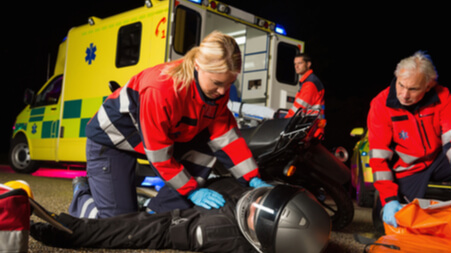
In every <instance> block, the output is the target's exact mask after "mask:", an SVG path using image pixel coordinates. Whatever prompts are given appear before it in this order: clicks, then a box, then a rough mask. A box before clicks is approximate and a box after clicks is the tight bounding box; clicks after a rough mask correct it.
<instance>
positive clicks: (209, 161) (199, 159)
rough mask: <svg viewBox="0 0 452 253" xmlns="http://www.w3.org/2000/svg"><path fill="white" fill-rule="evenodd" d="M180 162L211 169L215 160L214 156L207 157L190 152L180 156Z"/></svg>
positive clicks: (193, 151) (199, 153)
mask: <svg viewBox="0 0 452 253" xmlns="http://www.w3.org/2000/svg"><path fill="white" fill-rule="evenodd" d="M182 160H185V161H188V162H191V163H194V164H197V165H201V166H204V167H208V168H212V167H213V165H214V164H215V162H216V160H217V158H216V157H215V156H211V155H207V154H204V153H201V152H198V151H196V150H190V151H188V152H187V153H185V154H184V155H183V156H182Z"/></svg>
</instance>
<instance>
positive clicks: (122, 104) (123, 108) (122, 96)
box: [119, 82, 139, 129]
mask: <svg viewBox="0 0 452 253" xmlns="http://www.w3.org/2000/svg"><path fill="white" fill-rule="evenodd" d="M128 85H129V82H127V84H126V85H125V86H124V87H123V88H122V90H121V91H120V93H119V112H120V113H128V114H129V117H130V119H131V120H132V122H133V125H134V126H135V128H136V129H139V128H138V124H137V120H136V119H135V117H134V116H133V115H132V114H131V113H130V111H129V106H130V99H129V96H128V94H127V90H128V88H127V87H128Z"/></svg>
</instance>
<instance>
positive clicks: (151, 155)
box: [144, 145, 174, 163]
mask: <svg viewBox="0 0 452 253" xmlns="http://www.w3.org/2000/svg"><path fill="white" fill-rule="evenodd" d="M173 147H174V146H173V145H169V146H168V147H165V148H161V149H157V150H148V149H144V151H145V152H146V157H147V158H148V160H149V161H150V162H152V163H158V162H164V161H168V160H169V159H170V158H171V157H172V156H173Z"/></svg>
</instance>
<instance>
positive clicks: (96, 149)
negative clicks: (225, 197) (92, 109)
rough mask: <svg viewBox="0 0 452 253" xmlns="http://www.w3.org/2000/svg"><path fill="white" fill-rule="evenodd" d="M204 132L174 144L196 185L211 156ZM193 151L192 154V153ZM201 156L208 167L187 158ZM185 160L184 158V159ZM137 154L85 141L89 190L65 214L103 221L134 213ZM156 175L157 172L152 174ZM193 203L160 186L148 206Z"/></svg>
mask: <svg viewBox="0 0 452 253" xmlns="http://www.w3.org/2000/svg"><path fill="white" fill-rule="evenodd" d="M208 140H209V135H208V131H207V130H206V131H202V132H201V133H199V134H198V135H197V136H196V137H195V138H193V140H191V141H189V142H186V143H175V146H174V153H173V156H174V158H175V159H176V160H178V162H180V163H181V164H183V165H184V167H185V169H187V170H188V172H189V173H190V174H191V175H192V176H193V177H194V178H195V179H196V180H197V181H198V184H199V185H200V186H202V185H203V182H205V181H206V179H207V178H208V176H209V174H210V172H211V168H212V166H213V163H214V162H215V161H216V158H215V156H214V154H213V153H212V151H211V149H210V148H209V147H208V145H207V142H208ZM192 152H193V153H192ZM197 153H202V154H203V155H206V156H210V157H211V159H210V161H209V162H208V164H196V161H193V159H189V158H188V157H190V155H193V154H197ZM186 158H187V159H186ZM136 159H137V155H136V154H135V153H130V152H125V151H121V150H118V149H115V148H109V147H106V146H103V145H100V144H97V143H95V142H93V141H91V140H90V139H87V141H86V160H87V161H86V162H87V164H86V171H87V176H88V183H89V187H85V188H83V187H82V188H79V189H78V190H77V191H76V192H75V193H74V197H73V199H72V203H71V205H70V207H69V214H71V215H72V216H75V217H80V218H107V217H113V216H117V215H120V214H126V213H131V212H136V211H137V210H138V206H137V195H136V177H135V167H136V163H137V162H136ZM154 171H156V170H155V169H154ZM156 173H157V174H158V172H157V171H156ZM192 206H193V203H192V202H191V201H190V200H188V199H187V198H186V197H185V196H181V195H180V194H179V193H178V192H177V191H175V190H174V189H172V188H171V187H168V186H167V185H165V186H163V187H162V188H161V189H160V191H159V193H158V195H157V196H156V197H155V198H153V199H152V200H151V202H150V203H149V205H148V207H149V208H150V209H151V210H153V211H155V212H157V213H161V212H167V211H171V210H174V209H181V210H182V209H187V208H190V207H192Z"/></svg>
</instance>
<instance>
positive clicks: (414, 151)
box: [367, 52, 451, 227]
mask: <svg viewBox="0 0 452 253" xmlns="http://www.w3.org/2000/svg"><path fill="white" fill-rule="evenodd" d="M395 76H396V78H395V79H394V80H393V82H392V83H391V85H390V86H389V87H388V88H386V89H385V90H383V91H382V92H381V93H380V94H378V95H377V96H376V97H375V98H374V99H373V100H372V102H371V107H370V111H369V115H368V122H367V125H368V128H369V148H370V166H371V167H372V169H373V175H374V186H375V188H376V189H377V190H378V191H379V193H380V201H381V204H382V206H383V221H384V222H386V223H387V224H390V225H393V226H395V227H397V223H396V220H395V217H394V214H395V213H396V212H397V211H398V210H400V209H401V208H402V206H401V205H400V202H401V201H402V200H404V199H408V200H409V201H412V200H413V199H414V198H422V197H423V196H424V195H425V192H426V189H427V185H428V182H429V181H447V180H448V181H450V170H451V165H450V143H451V142H450V139H451V135H450V134H451V132H450V119H451V117H450V116H451V115H450V114H451V110H450V109H451V105H450V92H449V90H448V89H447V88H445V87H442V86H440V85H437V83H436V79H437V73H436V70H435V67H434V65H433V63H432V61H431V59H430V57H429V56H428V55H426V54H424V53H423V52H416V53H415V54H414V55H413V56H411V57H408V58H406V59H403V60H402V61H400V62H399V64H398V65H397V68H396V70H395Z"/></svg>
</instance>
